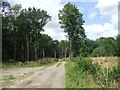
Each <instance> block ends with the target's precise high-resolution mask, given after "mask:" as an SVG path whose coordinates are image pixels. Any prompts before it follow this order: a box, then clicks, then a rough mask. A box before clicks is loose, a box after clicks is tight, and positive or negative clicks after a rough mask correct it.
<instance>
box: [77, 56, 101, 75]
mask: <svg viewBox="0 0 120 90" xmlns="http://www.w3.org/2000/svg"><path fill="white" fill-rule="evenodd" d="M75 60H76V59H75ZM76 63H77V66H78V67H79V70H81V71H82V72H88V73H89V74H92V75H96V74H97V73H98V70H100V66H99V65H98V64H97V63H95V64H92V60H91V59H90V58H83V57H81V58H78V60H76Z"/></svg>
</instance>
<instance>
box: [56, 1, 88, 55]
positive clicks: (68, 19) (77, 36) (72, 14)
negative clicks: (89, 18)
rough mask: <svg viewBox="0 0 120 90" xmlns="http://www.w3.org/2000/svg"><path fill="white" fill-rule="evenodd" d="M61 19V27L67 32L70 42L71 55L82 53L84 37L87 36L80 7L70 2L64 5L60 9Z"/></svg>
mask: <svg viewBox="0 0 120 90" xmlns="http://www.w3.org/2000/svg"><path fill="white" fill-rule="evenodd" d="M58 16H59V19H60V22H59V23H60V24H61V28H64V32H66V33H67V35H68V39H69V43H70V47H69V48H70V57H73V56H77V55H79V54H80V50H81V49H80V48H83V46H84V39H85V37H86V35H85V30H84V28H83V26H82V25H83V24H84V22H85V21H84V20H83V17H82V16H83V15H82V14H81V13H80V12H79V9H77V7H76V6H75V5H73V4H71V3H70V2H68V3H67V4H66V5H64V7H63V9H62V10H60V11H59V14H58Z"/></svg>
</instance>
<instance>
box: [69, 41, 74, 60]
mask: <svg viewBox="0 0 120 90" xmlns="http://www.w3.org/2000/svg"><path fill="white" fill-rule="evenodd" d="M69 42H70V52H69V53H70V54H69V58H73V52H72V41H71V39H69Z"/></svg>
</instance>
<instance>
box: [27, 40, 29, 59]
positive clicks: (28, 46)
mask: <svg viewBox="0 0 120 90" xmlns="http://www.w3.org/2000/svg"><path fill="white" fill-rule="evenodd" d="M27 61H29V43H28V42H27Z"/></svg>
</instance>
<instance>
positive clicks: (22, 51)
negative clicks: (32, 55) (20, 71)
mask: <svg viewBox="0 0 120 90" xmlns="http://www.w3.org/2000/svg"><path fill="white" fill-rule="evenodd" d="M23 60H24V47H23V45H22V61H23Z"/></svg>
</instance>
